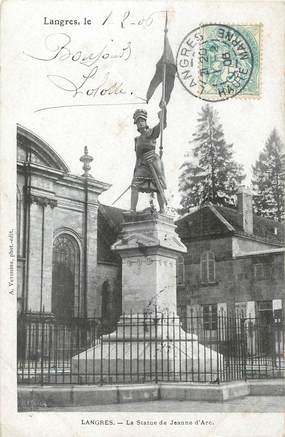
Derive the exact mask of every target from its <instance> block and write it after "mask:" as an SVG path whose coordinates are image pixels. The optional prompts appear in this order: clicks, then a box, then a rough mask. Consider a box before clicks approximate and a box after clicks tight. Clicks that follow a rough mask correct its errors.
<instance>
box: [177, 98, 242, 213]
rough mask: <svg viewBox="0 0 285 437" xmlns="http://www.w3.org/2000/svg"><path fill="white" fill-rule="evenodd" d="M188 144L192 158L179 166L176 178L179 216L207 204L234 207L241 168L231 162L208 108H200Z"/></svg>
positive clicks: (214, 114)
mask: <svg viewBox="0 0 285 437" xmlns="http://www.w3.org/2000/svg"><path fill="white" fill-rule="evenodd" d="M190 143H193V144H194V148H193V150H192V157H190V159H188V160H187V161H185V162H184V164H182V166H181V170H182V172H181V175H180V177H179V191H180V192H181V195H182V198H181V207H182V208H181V209H180V212H181V213H185V212H188V211H189V208H192V207H194V206H198V205H202V204H204V203H207V202H212V203H213V204H217V205H226V206H231V205H234V203H235V193H236V191H237V188H238V186H239V185H240V184H241V182H242V180H243V179H244V177H245V175H243V173H242V172H243V167H242V166H241V165H239V164H237V163H236V162H235V161H234V160H233V145H232V144H227V143H226V141H225V139H224V132H223V128H222V125H221V123H220V122H219V117H218V113H217V111H216V110H214V109H213V108H212V107H211V106H210V105H209V104H207V105H206V106H204V107H202V112H201V114H199V118H198V127H197V131H196V132H195V133H194V134H193V140H192V141H190Z"/></svg>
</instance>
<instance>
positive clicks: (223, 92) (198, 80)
mask: <svg viewBox="0 0 285 437" xmlns="http://www.w3.org/2000/svg"><path fill="white" fill-rule="evenodd" d="M253 65H254V58H253V53H252V49H251V47H250V44H249V43H248V41H247V40H246V38H245V37H244V35H242V33H241V32H240V31H238V30H236V29H234V28H233V27H230V26H226V25H224V24H204V25H201V26H199V27H197V28H196V29H194V30H192V31H191V32H190V33H188V35H186V37H185V38H184V39H183V41H182V42H181V44H180V47H179V49H178V52H177V57H176V66H177V73H178V77H179V80H180V82H181V83H182V85H183V86H184V88H185V89H186V90H187V91H188V92H189V93H191V94H192V95H193V96H195V97H198V98H200V99H203V100H206V101H208V102H218V101H222V100H227V99H229V98H231V97H234V96H236V95H237V94H239V93H240V92H241V91H242V90H243V88H244V87H245V86H246V85H247V83H248V82H249V80H250V77H251V74H252V70H253Z"/></svg>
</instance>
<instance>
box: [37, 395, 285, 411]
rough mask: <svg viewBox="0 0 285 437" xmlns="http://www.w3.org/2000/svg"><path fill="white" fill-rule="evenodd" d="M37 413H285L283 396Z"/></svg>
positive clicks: (93, 406)
mask: <svg viewBox="0 0 285 437" xmlns="http://www.w3.org/2000/svg"><path fill="white" fill-rule="evenodd" d="M37 411H73V412H76V411H99V412H100V411H101V412H103V411H113V412H127V411H143V412H153V413H156V412H160V411H161V412H180V413H183V412H193V413H195V412H204V413H207V412H210V413H285V396H247V397H245V398H239V399H234V400H230V401H227V402H204V401H203V402H199V401H152V402H133V403H126V404H110V405H92V406H82V407H80V406H77V407H58V408H55V407H51V408H43V409H39V410H37Z"/></svg>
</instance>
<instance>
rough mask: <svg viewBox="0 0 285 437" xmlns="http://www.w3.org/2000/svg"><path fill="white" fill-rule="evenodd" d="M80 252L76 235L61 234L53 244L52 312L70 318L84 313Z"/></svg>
mask: <svg viewBox="0 0 285 437" xmlns="http://www.w3.org/2000/svg"><path fill="white" fill-rule="evenodd" d="M79 278H80V254H79V246H78V243H77V241H76V240H75V238H74V237H72V236H71V235H69V234H60V235H59V236H58V237H56V239H55V240H54V244H53V262H52V312H53V313H54V314H55V316H56V318H57V319H59V320H60V319H62V320H63V319H64V320H69V319H71V318H73V317H79V316H80V315H81V313H82V303H81V296H80V289H79V283H80V279H79Z"/></svg>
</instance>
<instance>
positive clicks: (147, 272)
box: [112, 213, 186, 314]
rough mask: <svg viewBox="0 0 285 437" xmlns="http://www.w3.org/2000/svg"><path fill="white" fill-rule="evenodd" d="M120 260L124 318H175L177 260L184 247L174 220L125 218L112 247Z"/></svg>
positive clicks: (141, 216) (157, 216) (154, 216)
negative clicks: (159, 314)
mask: <svg viewBox="0 0 285 437" xmlns="http://www.w3.org/2000/svg"><path fill="white" fill-rule="evenodd" d="M112 249H113V250H116V251H117V252H118V253H119V254H120V256H121V258H122V285H123V286H122V311H123V314H129V313H130V312H131V311H132V312H133V313H140V314H143V313H145V312H147V313H149V312H151V311H154V309H155V307H156V309H157V311H158V312H165V311H168V312H170V313H173V312H174V313H175V314H176V258H177V256H178V255H179V254H180V253H183V252H186V247H185V246H184V244H182V243H181V241H180V240H179V237H178V235H177V234H176V232H175V225H174V223H173V220H172V219H171V218H169V217H167V216H164V215H160V214H157V213H156V214H150V213H137V214H125V223H124V224H123V228H122V234H121V238H119V240H118V241H117V242H116V243H115V244H114V245H113V247H112Z"/></svg>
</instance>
